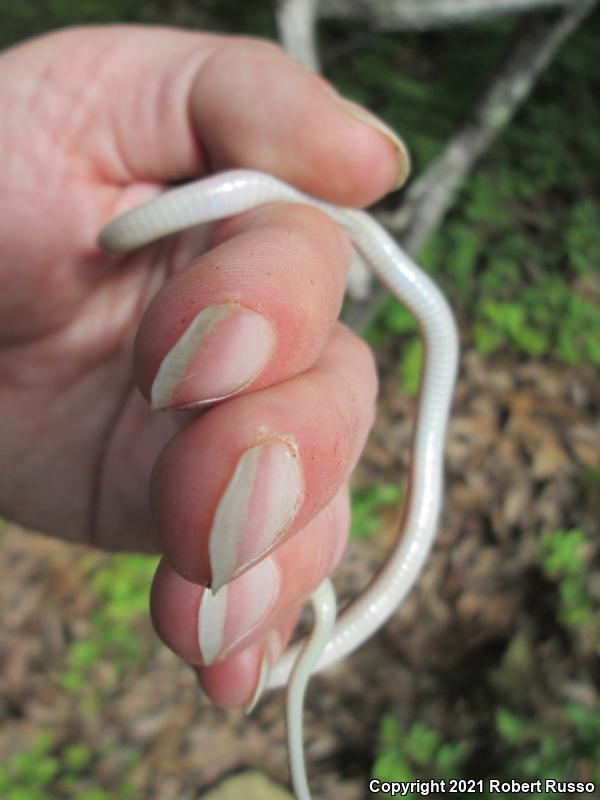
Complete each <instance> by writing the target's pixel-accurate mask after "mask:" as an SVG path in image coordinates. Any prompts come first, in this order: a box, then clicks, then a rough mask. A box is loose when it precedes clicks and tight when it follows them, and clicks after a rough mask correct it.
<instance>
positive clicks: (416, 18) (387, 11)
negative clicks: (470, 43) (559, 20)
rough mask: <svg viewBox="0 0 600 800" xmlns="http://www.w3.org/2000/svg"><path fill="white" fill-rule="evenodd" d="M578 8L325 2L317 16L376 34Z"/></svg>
mask: <svg viewBox="0 0 600 800" xmlns="http://www.w3.org/2000/svg"><path fill="white" fill-rule="evenodd" d="M289 2H290V4H294V3H296V2H299V3H301V2H302V0H289ZM576 5H578V0H323V2H322V3H320V4H319V7H318V10H317V13H318V16H319V17H323V18H324V17H335V18H337V19H358V20H364V21H366V22H367V23H368V24H369V26H370V27H372V28H374V29H375V30H380V31H384V30H385V31H407V30H429V29H431V28H441V27H448V26H451V25H461V24H465V23H469V22H478V21H480V20H485V19H492V18H494V17H499V16H504V15H507V14H522V13H526V12H529V11H535V10H540V9H544V8H552V7H554V8H557V7H559V6H573V7H574V6H576Z"/></svg>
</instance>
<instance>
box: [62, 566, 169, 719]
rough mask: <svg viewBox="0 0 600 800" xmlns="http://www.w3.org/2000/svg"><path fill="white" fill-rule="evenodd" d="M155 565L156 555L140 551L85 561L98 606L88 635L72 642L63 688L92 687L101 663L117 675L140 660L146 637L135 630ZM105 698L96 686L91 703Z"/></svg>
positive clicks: (92, 705) (91, 706)
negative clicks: (92, 677)
mask: <svg viewBox="0 0 600 800" xmlns="http://www.w3.org/2000/svg"><path fill="white" fill-rule="evenodd" d="M156 566H157V558H156V557H150V556H137V555H114V556H110V557H105V558H103V559H102V560H100V561H99V560H98V559H95V558H94V559H88V560H86V561H84V563H83V568H84V570H85V571H86V574H87V575H88V577H89V580H90V585H91V588H92V590H93V592H94V593H95V594H96V596H97V601H98V602H97V609H96V610H95V611H94V613H93V614H92V616H91V619H90V630H89V634H88V635H87V636H85V637H84V638H82V639H79V640H77V641H75V642H73V643H72V644H71V645H70V647H69V650H68V653H67V657H66V661H67V667H66V669H65V671H64V672H63V674H62V676H61V682H62V685H63V687H64V688H65V689H67V690H68V691H73V692H80V691H87V692H89V691H90V690H93V689H94V684H93V682H92V683H90V675H91V674H92V673H93V669H94V665H95V664H96V663H97V662H100V661H101V662H103V663H109V664H110V665H111V668H112V669H113V670H114V671H115V674H116V677H117V678H119V677H122V675H123V674H124V672H125V670H126V669H127V668H130V667H131V666H132V665H134V664H135V663H138V662H139V661H140V659H141V656H142V653H143V651H144V647H145V646H146V642H147V640H146V638H145V636H144V635H143V634H142V633H141V632H140V631H139V630H136V627H135V623H136V622H137V621H138V620H141V619H144V618H145V617H146V615H147V610H148V593H149V589H150V583H151V581H152V577H153V575H154V572H155V571H156ZM96 688H98V687H96ZM101 697H102V692H100V691H97V692H94V691H92V693H91V695H90V696H89V697H88V698H87V704H86V705H87V708H89V709H90V710H93V709H94V708H95V707H96V706H97V705H98V703H99V702H100V701H101Z"/></svg>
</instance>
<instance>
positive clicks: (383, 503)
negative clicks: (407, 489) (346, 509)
mask: <svg viewBox="0 0 600 800" xmlns="http://www.w3.org/2000/svg"><path fill="white" fill-rule="evenodd" d="M401 498H402V489H401V487H399V486H397V485H396V484H392V483H383V484H379V485H378V486H369V487H367V488H366V489H353V490H352V527H351V530H350V535H351V536H353V537H354V538H356V539H364V538H366V537H368V536H372V535H373V534H374V533H376V532H377V531H378V530H379V529H380V528H381V513H382V511H384V510H385V509H386V508H389V507H391V506H397V505H398V503H399V502H400V500H401Z"/></svg>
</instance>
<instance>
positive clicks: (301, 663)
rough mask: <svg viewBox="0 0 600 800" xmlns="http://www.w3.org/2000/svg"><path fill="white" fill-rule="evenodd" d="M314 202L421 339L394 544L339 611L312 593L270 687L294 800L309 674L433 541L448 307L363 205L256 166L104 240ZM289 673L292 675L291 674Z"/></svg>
mask: <svg viewBox="0 0 600 800" xmlns="http://www.w3.org/2000/svg"><path fill="white" fill-rule="evenodd" d="M290 201H291V202H299V203H307V204H308V205H311V206H316V207H317V208H320V209H321V210H323V211H325V212H326V213H327V214H329V216H331V217H332V218H333V219H334V220H335V221H336V222H337V223H338V224H339V225H341V226H342V227H343V228H344V230H345V231H346V232H347V234H348V235H349V237H350V239H351V240H352V243H353V245H354V247H355V248H356V250H357V251H358V253H359V254H360V256H361V257H362V259H363V260H364V261H365V262H366V263H367V264H368V265H369V267H370V268H371V270H372V271H373V272H374V273H375V274H376V275H377V277H378V278H379V279H380V280H381V281H382V282H383V283H384V284H385V285H386V286H387V287H388V289H389V290H390V291H391V292H392V294H393V295H395V296H396V297H397V298H398V299H399V300H400V301H401V302H402V303H403V304H404V305H405V306H406V307H407V308H408V309H409V310H410V311H411V312H412V313H413V314H414V316H415V318H416V319H417V322H418V323H419V327H420V329H421V335H422V337H423V341H424V355H425V358H424V366H423V371H422V375H421V389H420V399H419V407H418V410H417V415H416V421H415V427H414V433H413V444H412V458H411V466H410V474H409V479H408V487H407V492H406V499H405V503H404V511H403V517H402V521H401V524H400V527H399V531H398V537H397V542H396V545H395V547H394V549H393V551H392V552H391V554H390V556H389V558H388V560H387V562H386V564H385V565H384V567H383V568H382V570H381V571H380V572H379V573H378V575H377V576H376V577H375V578H374V580H373V581H372V583H371V584H370V586H369V587H368V588H367V589H366V590H365V592H363V594H362V595H360V596H359V597H358V598H357V599H355V600H354V601H353V602H352V603H351V604H350V605H349V606H347V607H346V608H345V610H344V611H343V612H342V613H341V614H340V615H339V616H338V617H337V620H336V609H335V595H334V593H333V589H332V587H331V584H330V582H329V581H328V580H326V581H324V582H323V583H322V584H321V586H320V587H319V588H318V589H317V590H316V592H314V594H313V595H312V597H311V602H312V605H313V611H314V616H315V625H314V629H313V631H312V633H311V634H310V635H309V637H308V641H304V640H301V641H299V642H297V643H296V644H294V645H292V646H291V647H289V648H288V649H287V651H286V652H285V653H284V654H283V656H282V657H281V659H280V660H279V661H278V663H277V664H275V665H274V667H273V669H272V671H271V674H270V676H269V682H268V687H269V688H277V687H280V686H284V685H285V684H286V683H287V684H288V702H287V706H288V741H289V752H290V766H291V772H292V780H293V784H294V789H295V792H296V796H297V798H298V800H310V792H309V789H308V783H307V781H306V774H305V770H304V760H303V751H302V707H303V697H304V690H305V687H306V683H307V681H308V678H309V677H310V675H311V673H312V672H313V671H315V670H319V669H323V668H324V667H327V666H328V665H330V664H332V663H333V662H335V661H337V660H338V659H340V658H343V657H344V656H346V655H348V653H350V652H352V651H353V650H354V649H355V648H357V647H358V646H359V645H360V644H362V643H363V642H364V641H365V640H366V639H368V638H369V637H370V636H371V635H372V634H373V633H374V632H375V631H376V630H377V629H378V628H379V627H380V626H381V625H382V624H383V623H384V622H385V621H386V620H387V619H388V617H390V616H391V615H392V614H393V612H394V611H395V610H396V609H397V608H398V606H399V605H400V603H401V602H402V600H403V599H404V598H405V597H406V595H407V593H408V592H409V591H410V589H411V588H412V586H413V584H414V583H415V581H416V579H417V578H418V576H419V573H420V571H421V568H422V567H423V564H424V562H425V559H426V558H427V555H428V553H429V551H430V549H431V546H432V544H433V540H434V536H435V531H436V527H437V521H438V516H439V512H440V507H441V500H442V473H443V454H444V442H445V438H446V427H447V422H448V416H449V413H450V404H451V399H452V392H453V387H454V381H455V377H456V370H457V364H458V337H457V332H456V326H455V323H454V319H453V316H452V312H451V311H450V308H449V306H448V304H447V302H446V300H445V298H444V297H443V295H442V294H441V292H440V291H439V289H438V288H437V287H436V285H435V284H434V283H433V281H432V280H431V279H430V278H429V277H428V276H427V275H426V274H425V273H423V272H422V271H421V270H420V269H419V267H417V265H416V264H414V263H413V261H412V260H411V259H410V258H409V257H408V256H407V255H406V254H405V253H404V252H403V251H402V250H401V249H400V248H399V247H398V245H397V244H396V242H395V241H394V240H393V239H392V238H391V236H389V234H388V233H387V232H386V231H385V230H383V228H382V227H381V226H380V225H378V223H377V222H375V220H374V219H372V217H370V216H369V215H368V214H366V213H365V212H363V211H357V210H355V209H351V208H341V207H338V206H334V205H331V204H329V203H325V202H323V201H321V200H317V199H315V198H314V197H309V196H308V195H305V194H303V193H302V192H300V191H298V190H297V189H295V188H293V187H292V186H289V185H288V184H286V183H284V182H282V181H280V180H278V179H277V178H274V177H272V176H271V175H266V174H263V173H260V172H254V171H251V170H234V171H231V172H224V173H221V174H218V175H214V176H212V177H208V178H204V179H202V180H199V181H195V182H193V183H190V184H187V185H185V186H181V187H178V188H176V189H172V190H170V191H168V192H165V193H164V194H162V195H160V196H159V197H157V198H156V199H154V200H151V201H150V202H148V203H145V204H144V205H142V206H140V207H138V208H135V209H133V210H131V211H128V212H127V213H125V214H123V215H121V216H120V217H118V218H117V219H115V220H114V221H113V222H111V223H110V224H109V225H107V226H106V228H104V229H103V230H102V232H101V234H100V237H99V243H100V244H101V246H102V247H104V248H106V249H107V250H110V251H112V252H115V253H125V252H128V251H130V250H134V249H136V248H139V247H142V246H143V245H146V244H148V243H150V242H153V241H155V240H156V239H160V238H162V237H163V236H167V235H169V234H173V233H176V232H177V231H181V230H183V229H185V228H188V227H191V226H194V225H200V224H202V223H206V222H212V221H214V220H219V219H223V218H225V217H231V216H233V215H234V214H239V213H241V212H243V211H247V210H248V209H251V208H255V207H256V206H260V205H263V204H265V203H273V202H290ZM290 676H291V677H290Z"/></svg>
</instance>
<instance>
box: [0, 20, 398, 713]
mask: <svg viewBox="0 0 600 800" xmlns="http://www.w3.org/2000/svg"><path fill="white" fill-rule="evenodd" d="M0 98H1V99H2V107H3V108H5V109H8V113H6V114H5V115H4V116H3V118H2V120H1V121H0V147H1V151H2V153H3V159H2V167H1V168H0V169H1V170H2V185H3V197H4V201H3V213H2V215H1V216H0V279H1V285H2V287H3V291H2V294H1V296H0V375H1V379H0V459H1V463H2V465H3V469H2V473H1V475H0V513H1V514H2V515H3V516H5V517H8V518H11V519H13V520H15V521H18V522H20V523H21V524H23V525H26V526H28V527H31V528H35V529H38V530H43V531H46V532H48V533H52V534H55V535H58V536H62V537H64V538H67V539H69V540H71V541H78V542H84V543H88V544H93V545H96V546H99V547H103V548H106V549H126V550H137V551H153V550H156V549H157V548H158V549H159V550H160V552H162V553H163V554H164V557H163V560H162V561H161V564H160V566H159V569H158V572H157V576H156V580H155V582H154V586H153V592H152V615H153V620H154V624H155V627H156V628H157V631H158V632H159V634H160V636H161V637H162V638H163V640H164V641H165V642H166V643H167V644H168V645H169V646H170V647H171V648H172V649H173V650H174V651H175V652H176V653H178V654H179V655H181V656H182V657H183V658H185V659H186V660H187V661H189V662H190V663H192V664H195V665H198V668H199V673H200V677H201V679H202V682H203V685H204V686H205V688H206V689H207V691H208V692H209V694H210V695H211V697H213V699H214V700H216V701H217V702H220V703H222V704H224V705H241V704H243V703H245V702H247V701H248V700H249V698H250V697H252V695H253V694H254V691H255V688H256V685H257V680H258V677H259V672H260V669H261V663H262V661H263V656H264V655H265V654H267V658H270V659H271V660H272V659H273V658H275V657H276V655H277V651H280V650H281V649H282V647H283V646H284V644H285V642H286V641H287V638H288V637H289V635H290V634H291V631H292V629H293V626H294V623H295V619H296V615H297V609H298V607H299V606H300V605H301V604H302V602H303V601H304V599H305V598H306V597H307V596H308V594H310V592H312V590H313V589H314V588H315V587H316V586H317V585H318V584H319V583H320V582H321V581H322V580H323V578H325V577H326V575H327V574H328V573H329V572H331V570H332V569H333V568H334V566H335V565H336V564H337V561H338V560H339V558H340V557H341V554H342V551H343V549H344V545H345V540H346V534H347V528H348V517H349V511H348V490H347V480H348V476H349V474H350V472H351V470H352V468H353V466H354V464H355V463H356V460H357V459H358V456H359V454H360V451H361V449H362V447H363V444H364V441H365V438H366V435H367V433H368V430H369V427H370V425H371V422H372V417H373V407H374V398H375V392H376V378H375V371H374V367H373V362H372V359H371V356H370V354H369V351H368V349H367V348H366V346H365V345H364V344H363V343H362V342H361V341H360V340H359V339H358V338H356V337H355V336H353V335H352V334H351V333H350V332H349V331H348V330H347V329H345V328H344V327H343V326H342V325H340V324H339V323H337V322H336V319H337V315H338V312H339V309H340V305H341V301H342V296H343V290H344V285H345V273H346V270H347V268H348V265H349V262H350V258H351V249H350V246H349V243H348V241H347V239H346V238H345V236H344V234H343V233H342V232H341V231H340V230H339V229H338V228H337V227H336V226H335V224H334V223H333V222H332V221H331V220H330V219H329V218H328V217H327V216H325V215H324V214H322V213H321V212H319V211H317V210H315V209H314V208H310V207H307V206H300V205H293V204H289V205H288V204H278V205H272V206H266V207H262V208H259V209H256V210H253V211H251V212H247V213H245V214H242V215H239V216H238V217H236V218H234V219H232V220H228V221H225V222H223V223H219V224H218V225H215V226H214V228H213V229H212V230H211V231H210V234H209V241H208V243H207V242H202V241H200V240H201V238H202V237H200V236H199V235H198V234H197V233H192V234H189V233H187V234H184V235H182V236H179V237H177V238H175V239H174V240H171V241H169V242H166V243H165V242H162V243H158V244H156V245H153V246H151V247H147V248H144V249H143V250H142V251H140V252H138V253H136V254H134V255H132V256H127V257H125V258H122V259H115V258H113V257H110V256H108V255H106V254H104V253H102V252H101V251H100V249H99V248H98V246H97V244H96V236H97V233H98V231H99V230H100V229H101V228H102V227H103V226H104V224H105V223H106V222H108V221H109V220H110V219H111V218H112V217H114V216H116V215H117V214H119V213H121V212H122V211H124V210H126V209H127V208H130V207H132V206H135V205H137V204H139V203H140V202H142V201H144V200H146V199H150V198H151V197H154V196H155V195H156V194H158V193H160V192H161V191H162V190H163V189H164V187H165V185H166V184H168V183H170V182H173V181H179V180H183V179H187V178H191V177H198V176H199V175H201V174H204V173H206V172H210V171H216V170H220V169H225V168H232V167H248V168H252V169H258V170H262V171H265V172H270V173H272V174H274V175H277V176H278V177H280V178H282V179H283V180H285V181H287V182H289V183H292V184H294V185H296V186H297V187H298V188H300V189H302V190H303V191H306V192H308V193H310V194H314V195H316V196H319V197H322V198H324V199H326V200H329V201H331V202H334V203H338V204H343V205H366V204H368V203H370V202H372V201H374V200H375V199H376V198H377V197H379V196H380V195H381V194H383V193H385V192H386V191H389V190H390V189H391V188H392V187H393V186H395V185H398V184H399V183H400V182H401V181H402V180H403V178H404V177H405V175H406V171H407V158H406V154H405V152H404V150H403V148H402V146H401V144H400V143H399V142H396V143H394V140H393V139H392V138H390V136H389V133H388V134H386V133H385V132H384V131H383V129H382V128H381V127H379V128H378V127H377V125H376V123H375V127H373V125H374V122H373V120H371V124H365V121H366V120H368V119H369V118H368V117H364V116H363V115H364V114H365V113H366V112H361V111H360V110H357V107H355V106H353V105H352V104H349V103H348V102H347V101H343V100H342V99H340V98H337V97H336V96H335V94H334V93H333V92H332V90H331V89H330V87H328V85H327V84H326V83H325V82H324V81H323V80H322V79H320V78H318V77H317V76H314V75H312V74H311V73H309V72H307V71H306V70H304V69H303V68H302V67H300V66H298V65H297V64H295V63H294V62H292V61H290V60H289V59H288V58H287V57H286V56H285V55H284V54H283V53H282V52H281V51H280V50H279V48H277V47H275V46H274V45H271V44H267V43H264V42H260V41H254V40H249V39H241V38H225V37H218V36H212V35H202V34H196V33H186V32H182V31H176V30H168V29H158V28H154V29H153V28H134V27H109V28H95V29H72V30H67V31H62V32H59V33H55V34H51V35H48V36H45V37H41V38H39V39H36V40H32V41H31V42H29V43H26V44H25V45H22V46H20V47H16V48H13V49H11V50H8V51H6V52H5V53H3V54H2V55H1V56H0ZM186 332H187V333H186ZM182 337H184V338H182ZM139 390H141V393H140V391H139ZM229 398H230V399H229ZM215 399H217V400H220V401H219V402H215ZM148 401H152V404H153V406H154V407H155V408H162V409H168V410H165V411H162V412H161V413H158V411H156V410H152V409H151V407H150V405H149V402H148ZM202 401H204V405H203V402H202ZM194 405H195V406H196V407H199V408H201V409H208V410H204V411H203V413H202V414H199V413H198V412H197V410H196V411H195V412H189V411H188V412H184V411H181V410H178V411H175V410H172V409H173V408H181V407H190V406H194ZM234 475H235V480H234ZM149 486H150V496H151V505H152V512H151V509H150V504H149V502H148V493H149ZM295 534H298V535H297V536H296V535H295ZM224 537H227V544H226V546H224ZM249 564H252V565H253V566H252V567H251V568H250V569H248V565H249ZM234 575H235V576H237V575H239V576H240V577H236V578H235V579H234V580H231V578H232V576H234ZM230 580H231V582H229V581H230ZM211 582H212V585H213V586H215V585H217V584H218V585H222V584H227V589H222V590H221V591H219V592H218V593H217V594H216V595H215V596H214V597H213V596H212V595H211V594H210V592H208V591H206V592H205V591H204V590H203V588H202V586H206V585H207V584H209V583H211ZM198 632H200V636H199V635H198ZM211 659H214V661H215V662H216V663H214V664H213V665H212V666H207V662H209V661H211Z"/></svg>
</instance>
